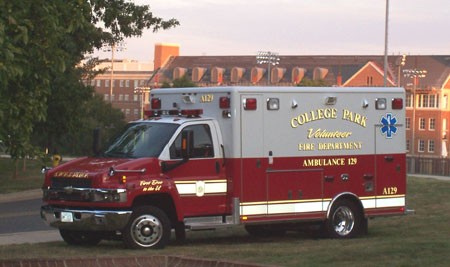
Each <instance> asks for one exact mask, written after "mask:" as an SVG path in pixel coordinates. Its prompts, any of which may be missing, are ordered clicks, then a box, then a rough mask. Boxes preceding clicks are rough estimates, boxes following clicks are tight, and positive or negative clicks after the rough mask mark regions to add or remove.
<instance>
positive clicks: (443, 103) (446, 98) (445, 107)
mask: <svg viewBox="0 0 450 267" xmlns="http://www.w3.org/2000/svg"><path fill="white" fill-rule="evenodd" d="M442 107H443V108H444V109H447V108H448V96H447V95H444V96H443V97H442Z"/></svg>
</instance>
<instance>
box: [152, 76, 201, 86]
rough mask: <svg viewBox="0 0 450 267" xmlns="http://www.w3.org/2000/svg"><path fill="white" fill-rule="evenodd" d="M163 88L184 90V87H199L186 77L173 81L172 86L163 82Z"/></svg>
mask: <svg viewBox="0 0 450 267" xmlns="http://www.w3.org/2000/svg"><path fill="white" fill-rule="evenodd" d="M161 87H162V88H170V87H173V88H183V87H197V85H196V84H195V83H194V82H193V81H191V80H189V78H188V76H187V75H184V76H183V77H181V78H177V79H174V80H173V81H172V84H170V83H169V82H167V81H165V82H163V84H162V85H161Z"/></svg>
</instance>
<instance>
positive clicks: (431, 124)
mask: <svg viewBox="0 0 450 267" xmlns="http://www.w3.org/2000/svg"><path fill="white" fill-rule="evenodd" d="M428 129H429V130H430V131H434V130H436V119H435V118H430V121H429V125H428Z"/></svg>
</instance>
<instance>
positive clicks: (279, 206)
mask: <svg viewBox="0 0 450 267" xmlns="http://www.w3.org/2000/svg"><path fill="white" fill-rule="evenodd" d="M328 205H330V200H329V199H324V200H314V199H312V200H297V201H292V200H287V201H273V202H247V203H241V215H243V216H248V215H264V214H286V213H303V212H320V211H326V210H327V208H328Z"/></svg>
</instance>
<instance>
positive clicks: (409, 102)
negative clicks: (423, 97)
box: [405, 94, 413, 108]
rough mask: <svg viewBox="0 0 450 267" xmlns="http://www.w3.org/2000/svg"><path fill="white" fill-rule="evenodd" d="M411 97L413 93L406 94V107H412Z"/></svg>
mask: <svg viewBox="0 0 450 267" xmlns="http://www.w3.org/2000/svg"><path fill="white" fill-rule="evenodd" d="M412 99H413V95H412V94H406V104H405V105H406V107H407V108H411V107H412V102H413V101H412Z"/></svg>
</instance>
